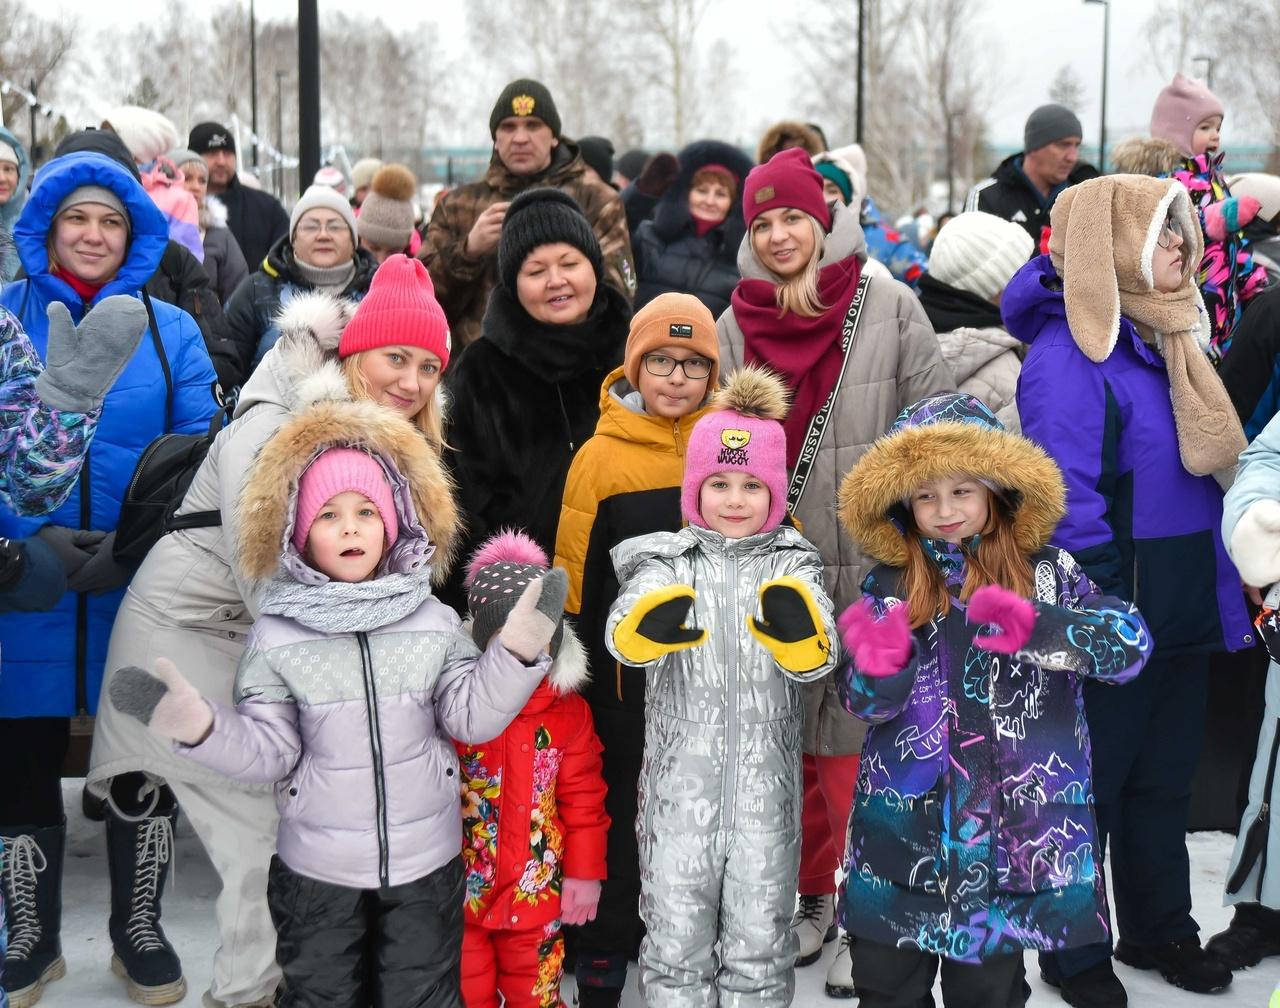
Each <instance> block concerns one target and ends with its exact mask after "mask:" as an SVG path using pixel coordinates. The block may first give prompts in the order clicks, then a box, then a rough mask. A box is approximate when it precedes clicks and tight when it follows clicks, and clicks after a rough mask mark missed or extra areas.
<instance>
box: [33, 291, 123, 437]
mask: <svg viewBox="0 0 1280 1008" xmlns="http://www.w3.org/2000/svg"><path fill="white" fill-rule="evenodd" d="M47 314H48V316H49V344H48V348H47V349H46V351H45V365H44V372H43V373H42V374H41V375H40V377H39V378H37V379H36V392H37V393H38V394H39V396H40V398H41V399H43V400H44V402H45V404H46V405H48V406H51V407H53V408H54V409H59V410H70V411H72V412H75V413H88V412H90V411H91V410H96V409H98V408H99V407H101V406H102V397H103V396H105V395H106V394H107V390H108V389H110V388H111V386H112V385H114V384H115V383H116V379H117V378H119V377H120V372H121V371H123V370H124V366H125V365H126V364H128V363H129V359H130V358H131V357H132V356H133V354H134V351H135V350H137V349H138V343H139V341H140V340H141V339H142V334H143V333H144V332H146V330H147V309H146V306H145V305H143V303H142V302H141V301H140V300H138V299H137V298H135V297H130V296H129V295H127V294H115V295H113V296H112V297H109V298H106V299H105V300H103V301H100V302H98V303H97V304H96V305H94V306H93V307H92V308H91V309H90V310H89V312H88V314H87V315H85V317H84V318H83V319H81V321H80V324H79V325H76V324H75V323H73V322H72V321H71V312H69V311H68V310H67V306H66V305H64V304H63V303H62V302H61V301H53V302H50V304H49V308H48V310H47Z"/></svg>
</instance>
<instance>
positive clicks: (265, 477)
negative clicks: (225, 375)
mask: <svg viewBox="0 0 1280 1008" xmlns="http://www.w3.org/2000/svg"><path fill="white" fill-rule="evenodd" d="M335 445H346V446H351V447H357V448H363V449H365V450H367V451H369V452H371V453H373V454H375V455H377V456H378V457H379V458H380V459H381V460H382V462H383V465H384V466H385V467H386V468H387V469H388V472H389V473H390V474H391V475H392V476H393V477H398V478H399V479H400V480H401V481H402V482H403V484H404V486H405V492H406V493H407V494H408V495H409V496H410V498H411V500H412V508H413V512H414V514H413V515H411V516H410V518H412V519H416V520H413V521H410V522H408V523H406V522H403V521H402V525H403V526H404V528H403V529H402V532H401V542H403V541H404V540H405V539H406V537H410V536H413V535H414V534H415V532H416V534H417V535H418V536H425V537H426V539H427V540H429V542H430V543H431V544H432V545H434V546H435V552H434V554H433V555H432V557H431V561H430V563H431V568H432V579H433V580H434V581H435V582H436V583H437V584H439V583H440V582H442V581H443V580H444V578H445V576H446V575H447V573H448V570H449V565H450V563H451V561H452V559H453V554H454V550H455V548H456V544H457V538H458V533H459V531H460V519H459V516H458V510H457V505H456V504H455V502H454V487H453V481H452V480H451V479H450V477H449V474H448V471H447V470H446V469H445V467H444V465H443V463H441V461H440V459H439V457H438V456H437V454H436V453H435V451H433V450H432V448H431V446H430V445H429V444H428V443H427V442H426V440H425V439H424V438H423V436H422V434H421V432H420V431H419V430H418V429H417V428H416V427H414V426H412V425H411V424H410V423H409V422H408V421H407V420H404V419H403V418H401V417H400V416H398V415H397V414H396V413H394V412H392V411H391V410H389V409H387V408H386V407H384V406H379V405H378V404H377V403H373V402H353V401H331V400H327V401H320V402H315V403H313V404H312V405H310V406H308V407H307V408H306V409H305V410H303V411H302V412H300V413H298V414H297V415H296V416H294V417H293V418H291V419H290V420H289V421H288V422H287V423H285V424H284V425H283V426H282V427H281V428H280V429H279V430H278V431H276V433H275V434H274V435H272V437H271V439H270V440H269V441H268V442H267V443H266V444H265V445H263V446H262V450H261V452H259V454H258V458H257V460H256V461H255V462H254V466H253V470H252V472H251V473H250V474H249V479H248V481H247V482H246V484H245V490H244V494H243V496H242V497H241V500H240V564H241V567H242V569H243V571H244V573H245V574H246V576H248V577H250V578H253V579H255V580H261V579H265V578H268V577H271V576H272V575H274V574H275V573H276V571H277V569H278V568H279V566H280V562H281V560H282V558H283V557H284V556H285V553H286V551H287V550H291V549H292V546H291V545H289V544H288V541H287V536H288V534H289V533H290V532H291V531H292V529H293V519H294V510H295V508H296V501H297V494H298V479H299V477H300V476H301V475H302V473H303V471H304V470H305V469H306V468H307V466H308V465H310V464H311V461H312V460H313V459H314V458H315V456H316V455H318V454H319V453H320V452H321V451H323V450H324V449H326V448H331V447H333V446H335ZM394 482H395V479H394V478H393V483H394ZM395 496H397V497H399V496H400V495H399V494H396V495H395ZM394 551H395V547H394V546H393V552H394Z"/></svg>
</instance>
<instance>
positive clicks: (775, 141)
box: [756, 119, 826, 164]
mask: <svg viewBox="0 0 1280 1008" xmlns="http://www.w3.org/2000/svg"><path fill="white" fill-rule="evenodd" d="M786 147H803V148H804V152H805V153H806V154H808V155H809V157H813V156H814V155H815V154H821V153H822V152H823V150H825V149H826V144H824V143H823V142H822V137H820V136H818V132H817V130H815V129H814V128H813V127H812V126H810V125H809V124H808V123H802V122H800V121H798V120H795V119H784V120H782V121H781V122H776V123H774V124H773V125H772V126H770V127H769V128H768V129H767V130H765V131H764V136H762V137H761V138H760V147H759V149H758V150H757V151H756V164H764V163H765V162H766V161H768V160H769V158H771V157H773V156H774V155H775V154H777V153H778V151H780V150H783V149H784V148H786Z"/></svg>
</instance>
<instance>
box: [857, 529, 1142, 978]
mask: <svg viewBox="0 0 1280 1008" xmlns="http://www.w3.org/2000/svg"><path fill="white" fill-rule="evenodd" d="M943 545H944V546H945V544H943ZM939 559H940V561H941V563H942V564H943V565H944V567H943V569H944V571H946V570H948V565H949V567H950V573H949V576H948V583H949V584H953V585H954V586H955V587H956V589H957V590H958V588H959V585H960V584H961V583H963V563H964V561H963V559H962V558H961V556H960V554H959V553H958V552H957V551H956V548H955V547H950V548H949V549H948V550H946V551H944V552H940V553H939ZM1032 560H1033V567H1034V570H1035V599H1034V605H1035V608H1036V611H1037V619H1036V624H1035V630H1034V631H1033V634H1032V637H1031V640H1030V641H1029V642H1028V643H1027V645H1026V647H1025V648H1024V649H1023V650H1022V651H1021V652H1019V653H1018V654H1017V655H1016V656H1014V657H1013V658H1012V659H1010V658H1007V657H1005V656H1003V655H998V654H994V653H992V652H990V651H984V650H982V649H981V648H979V647H977V646H976V645H975V644H974V642H973V638H974V635H975V634H977V633H978V632H979V631H980V630H981V629H982V628H981V627H980V626H973V625H970V624H968V623H966V622H965V616H964V610H963V604H962V603H959V602H953V608H952V609H951V611H950V613H948V614H947V615H946V616H944V617H942V618H941V619H937V620H934V621H933V622H931V623H928V624H926V625H925V626H923V627H921V628H919V629H918V630H916V631H915V634H914V636H915V653H914V655H913V657H912V659H911V661H910V662H909V663H908V664H907V666H906V668H904V669H903V670H902V671H901V672H899V673H898V674H897V675H895V676H890V677H888V678H883V679H874V678H870V677H868V676H864V675H863V674H862V673H861V672H859V671H858V670H857V669H856V668H855V667H854V666H853V664H852V663H851V662H847V663H846V664H845V665H844V666H843V667H842V668H841V669H840V670H839V671H838V672H837V673H836V675H837V679H836V684H837V687H838V689H839V690H840V695H841V698H842V699H843V700H844V704H845V708H846V709H847V710H848V711H849V713H851V714H853V715H854V716H855V717H859V718H862V719H863V720H864V721H869V722H870V723H871V724H872V725H873V727H872V729H871V733H870V734H869V735H868V736H867V741H866V744H865V745H864V747H863V750H862V767H861V770H860V772H859V775H858V786H857V791H856V793H855V795H854V807H853V816H852V818H851V820H850V827H849V830H850V832H849V843H848V850H847V855H846V857H847V860H846V863H845V882H844V892H843V896H842V901H841V914H842V920H843V922H844V925H845V927H846V929H847V930H848V931H849V933H850V934H854V935H858V936H859V937H863V938H869V939H870V940H872V941H876V942H880V943H881V944H885V945H893V946H898V945H902V944H904V943H906V944H910V945H915V946H918V947H919V948H921V949H922V950H924V951H926V952H931V953H933V954H936V955H942V956H946V957H947V958H949V959H956V960H959V961H961V962H969V963H977V962H981V961H983V960H984V959H987V958H990V957H991V956H995V955H1008V954H1013V953H1017V952H1020V951H1021V950H1022V949H1028V948H1031V949H1043V950H1052V949H1061V948H1067V947H1071V946H1076V945H1084V944H1089V943H1092V942H1098V941H1105V940H1106V937H1107V912H1106V902H1105V901H1106V887H1105V885H1104V882H1103V875H1102V872H1101V870H1100V866H1099V865H1098V864H1097V863H1096V862H1095V860H1094V852H1095V851H1096V850H1097V846H1098V843H1097V828H1096V825H1095V823H1094V815H1093V789H1092V785H1091V778H1092V773H1091V769H1090V755H1089V733H1088V729H1087V728H1086V727H1085V721H1084V701H1083V694H1082V692H1081V680H1082V679H1083V678H1084V677H1092V678H1096V679H1101V680H1106V681H1108V682H1112V683H1122V682H1125V681H1127V680H1129V679H1131V678H1133V677H1134V676H1135V675H1136V674H1137V673H1138V670H1139V669H1140V668H1141V666H1142V664H1143V662H1144V661H1145V659H1146V656H1147V654H1148V652H1149V651H1150V649H1151V640H1150V637H1149V636H1148V635H1147V632H1146V627H1145V625H1144V624H1143V622H1142V617H1141V616H1139V615H1138V613H1137V610H1136V609H1134V608H1133V606H1131V605H1128V604H1126V603H1124V602H1120V601H1119V600H1117V599H1112V598H1107V597H1105V596H1103V595H1101V594H1100V593H1099V592H1098V590H1097V588H1095V587H1094V585H1093V584H1092V583H1091V582H1090V581H1089V579H1088V577H1086V576H1085V574H1084V572H1083V571H1082V570H1081V569H1080V567H1079V565H1078V564H1077V563H1076V562H1075V561H1074V560H1073V559H1072V558H1071V554H1069V553H1067V552H1066V551H1065V550H1060V549H1057V548H1056V547H1052V546H1050V547H1046V548H1045V549H1043V550H1041V551H1040V552H1039V553H1038V554H1037V555H1036V556H1035V557H1033V558H1032ZM898 580H899V571H897V570H896V569H894V568H891V567H887V566H884V565H881V566H879V567H877V568H876V569H875V570H873V571H872V572H871V574H869V575H868V576H867V579H866V581H865V582H864V583H863V591H864V593H865V594H867V595H869V596H870V597H871V598H872V599H873V600H874V602H875V605H876V608H877V610H879V611H883V610H884V609H885V608H886V607H887V606H892V605H896V604H898V603H899V601H900V599H901V590H900V589H899V587H898Z"/></svg>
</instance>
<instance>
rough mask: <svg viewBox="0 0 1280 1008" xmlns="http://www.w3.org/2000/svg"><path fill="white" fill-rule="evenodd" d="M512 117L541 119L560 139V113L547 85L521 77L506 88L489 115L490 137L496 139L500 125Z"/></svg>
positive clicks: (553, 134)
mask: <svg viewBox="0 0 1280 1008" xmlns="http://www.w3.org/2000/svg"><path fill="white" fill-rule="evenodd" d="M510 116H517V117H522V116H532V117H533V118H534V119H541V120H542V121H543V122H544V123H546V124H547V125H548V126H550V127H551V134H552V136H554V137H555V138H556V139H557V140H559V139H560V113H559V112H557V111H556V103H555V102H553V101H552V100H551V92H550V91H548V90H547V88H546V85H545V84H540V83H538V82H537V81H536V80H530V79H529V78H527V77H521V78H520V79H519V80H513V81H512V82H511V83H510V84H508V85H507V86H506V87H504V88H503V89H502V94H500V95H498V100H497V101H496V102H494V103H493V111H492V112H490V113H489V136H491V137H494V138H495V139H496V138H497V136H498V123H500V122H502V120H503V119H506V118H508V117H510Z"/></svg>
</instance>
